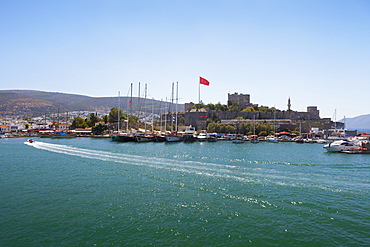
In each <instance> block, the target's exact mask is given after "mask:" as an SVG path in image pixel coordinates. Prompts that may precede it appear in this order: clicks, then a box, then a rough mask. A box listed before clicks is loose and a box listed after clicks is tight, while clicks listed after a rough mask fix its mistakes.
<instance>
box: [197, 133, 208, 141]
mask: <svg viewBox="0 0 370 247" xmlns="http://www.w3.org/2000/svg"><path fill="white" fill-rule="evenodd" d="M197 139H198V141H200V142H205V141H207V133H199V135H198V136H197Z"/></svg>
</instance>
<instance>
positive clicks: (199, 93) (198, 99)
mask: <svg viewBox="0 0 370 247" xmlns="http://www.w3.org/2000/svg"><path fill="white" fill-rule="evenodd" d="M198 85H199V90H198V104H200V82H198Z"/></svg>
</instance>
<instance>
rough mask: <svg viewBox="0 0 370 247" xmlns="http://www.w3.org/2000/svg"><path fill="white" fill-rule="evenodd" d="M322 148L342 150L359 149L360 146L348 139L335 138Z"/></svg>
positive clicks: (333, 150) (330, 150)
mask: <svg viewBox="0 0 370 247" xmlns="http://www.w3.org/2000/svg"><path fill="white" fill-rule="evenodd" d="M324 148H325V149H326V151H328V152H342V151H356V150H359V149H360V148H361V146H360V145H357V144H356V143H354V142H351V141H348V140H337V141H334V142H331V143H328V144H325V145H324Z"/></svg>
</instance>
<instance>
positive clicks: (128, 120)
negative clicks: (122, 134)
mask: <svg viewBox="0 0 370 247" xmlns="http://www.w3.org/2000/svg"><path fill="white" fill-rule="evenodd" d="M130 91H131V92H130V115H132V82H131V87H130ZM128 123H129V118H127V133H128Z"/></svg>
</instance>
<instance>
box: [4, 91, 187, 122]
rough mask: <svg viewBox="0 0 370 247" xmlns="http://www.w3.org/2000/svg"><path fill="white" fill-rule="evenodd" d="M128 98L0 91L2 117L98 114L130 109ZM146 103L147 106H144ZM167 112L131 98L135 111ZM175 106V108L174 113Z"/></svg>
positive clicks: (158, 104) (164, 106) (157, 105)
mask: <svg viewBox="0 0 370 247" xmlns="http://www.w3.org/2000/svg"><path fill="white" fill-rule="evenodd" d="M128 100H129V98H128V97H120V99H119V100H118V97H89V96H84V95H77V94H67V93H56V92H44V91H35V90H0V116H6V115H7V116H27V117H31V116H42V115H44V114H51V113H57V112H58V111H59V112H66V111H69V112H71V111H92V112H94V111H98V110H110V109H111V108H113V107H118V105H120V108H121V109H123V110H124V111H126V109H128V106H127V102H128ZM144 101H145V103H144ZM153 104H154V112H155V113H157V114H158V113H161V112H164V111H168V109H169V104H168V103H165V102H161V101H158V100H152V99H145V100H144V99H143V98H140V99H139V98H138V97H133V98H132V107H133V111H137V110H138V109H140V110H141V111H144V110H145V111H146V112H151V111H152V108H153ZM174 107H175V106H174V105H173V107H171V108H172V111H174V109H175V108H174ZM183 110H184V105H183V104H179V105H178V111H183Z"/></svg>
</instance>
